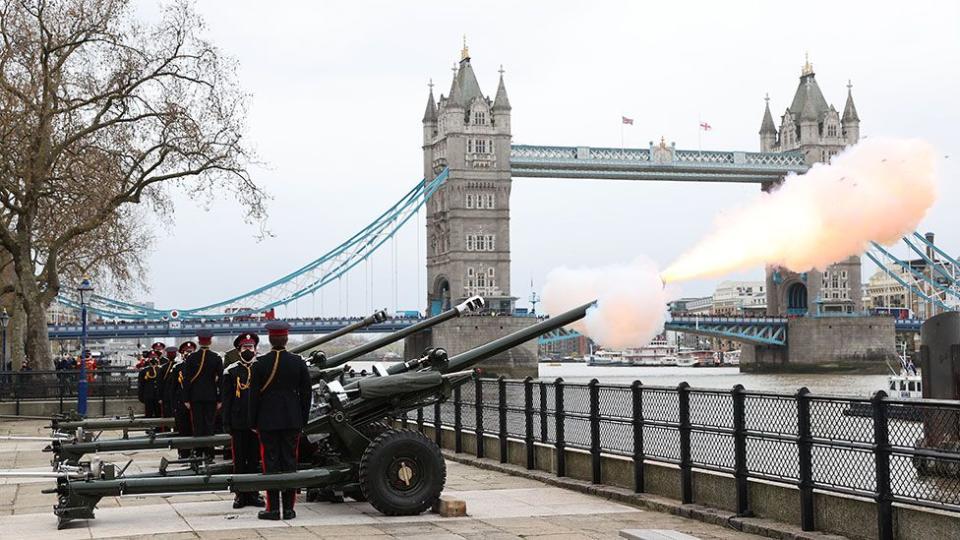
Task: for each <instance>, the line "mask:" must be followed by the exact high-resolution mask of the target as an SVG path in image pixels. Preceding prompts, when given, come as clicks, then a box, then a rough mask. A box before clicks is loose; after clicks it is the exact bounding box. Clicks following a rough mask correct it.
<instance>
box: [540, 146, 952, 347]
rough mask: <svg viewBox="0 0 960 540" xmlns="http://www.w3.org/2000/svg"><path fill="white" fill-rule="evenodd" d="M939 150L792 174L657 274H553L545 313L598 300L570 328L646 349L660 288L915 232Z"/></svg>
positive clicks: (854, 154) (858, 159)
mask: <svg viewBox="0 0 960 540" xmlns="http://www.w3.org/2000/svg"><path fill="white" fill-rule="evenodd" d="M936 184H937V182H936V173H935V159H934V149H933V147H932V146H930V145H929V144H927V143H925V142H923V141H919V140H897V139H870V140H867V141H864V142H862V143H860V144H857V145H856V146H853V147H851V148H849V149H848V150H846V151H844V152H843V153H841V154H839V155H837V156H835V157H834V158H833V161H832V162H831V163H830V164H817V165H814V166H813V167H812V168H811V169H810V170H809V171H808V172H807V173H806V174H803V175H799V176H798V175H791V176H788V177H787V178H786V180H785V181H784V183H783V184H782V185H781V186H780V188H779V189H777V190H776V191H773V192H771V193H762V194H759V195H758V197H757V198H756V199H755V200H754V201H753V202H751V203H750V204H748V205H747V206H745V207H743V208H740V209H738V210H735V211H733V212H729V213H727V214H725V215H723V216H721V217H720V218H719V219H718V221H717V226H716V230H715V231H714V232H712V233H710V234H709V235H707V236H706V237H705V238H704V239H703V240H702V241H700V242H699V243H698V244H697V245H696V246H694V248H693V249H692V250H690V251H688V252H687V253H686V254H684V255H683V256H682V257H680V258H679V259H678V260H677V261H676V262H674V263H673V264H672V265H670V267H669V268H667V269H666V270H664V271H663V273H659V272H658V271H657V267H656V265H654V264H653V263H651V262H649V261H647V260H645V259H636V260H634V261H633V262H632V263H630V264H626V265H614V266H607V267H603V268H581V269H570V268H565V267H564V268H559V269H556V270H553V271H552V272H550V274H548V275H547V283H546V286H545V287H544V290H543V299H544V308H545V310H546V311H547V313H548V314H551V315H555V314H558V313H561V312H563V311H566V310H568V309H571V308H574V307H576V306H579V305H582V304H583V303H585V302H589V301H590V300H593V299H597V301H598V302H597V304H598V305H597V307H596V308H593V309H591V310H590V311H588V313H587V316H586V318H585V319H584V320H583V321H581V322H579V323H577V324H576V325H574V328H575V329H577V330H579V331H581V332H584V333H586V334H587V335H588V336H590V337H591V338H592V339H594V340H595V341H597V342H598V343H600V344H601V345H603V346H605V347H611V348H624V347H640V346H643V345H645V344H647V343H649V341H650V339H652V338H653V337H654V336H656V335H657V334H658V333H660V332H661V331H662V329H663V324H664V321H665V316H666V303H667V301H668V300H669V297H670V292H669V290H668V289H667V287H665V286H664V283H668V284H669V283H673V282H678V281H683V280H687V279H693V278H697V277H707V276H719V275H722V274H726V273H728V272H732V271H735V270H743V269H748V268H754V267H757V266H762V265H764V264H772V265H778V266H783V267H786V268H788V269H790V270H793V271H796V272H805V271H808V270H810V269H812V268H819V269H823V268H825V267H827V266H828V265H830V264H832V263H835V262H838V261H841V260H843V259H846V258H847V257H849V256H851V255H857V254H861V253H863V252H864V251H865V250H866V248H867V247H868V244H869V243H870V241H875V242H878V243H881V244H891V243H893V242H896V241H897V240H899V239H900V237H901V236H903V235H905V234H908V233H910V232H911V231H913V230H915V229H916V227H917V225H918V224H919V223H920V220H921V219H923V216H924V215H925V214H926V212H927V210H928V209H929V208H930V206H931V205H932V204H933V202H934V200H935V198H936V191H937V190H936V187H937V185H936Z"/></svg>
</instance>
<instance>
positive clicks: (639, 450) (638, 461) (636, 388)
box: [630, 381, 645, 493]
mask: <svg viewBox="0 0 960 540" xmlns="http://www.w3.org/2000/svg"><path fill="white" fill-rule="evenodd" d="M630 392H631V394H633V490H634V491H635V492H636V493H643V490H644V489H645V487H644V478H643V465H644V461H645V460H644V454H643V383H641V382H640V381H633V384H632V385H630Z"/></svg>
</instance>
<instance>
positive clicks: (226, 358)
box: [223, 332, 260, 368]
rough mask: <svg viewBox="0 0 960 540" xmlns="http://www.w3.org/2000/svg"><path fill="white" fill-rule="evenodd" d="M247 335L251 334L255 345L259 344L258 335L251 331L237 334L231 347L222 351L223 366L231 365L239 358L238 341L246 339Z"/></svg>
mask: <svg viewBox="0 0 960 540" xmlns="http://www.w3.org/2000/svg"><path fill="white" fill-rule="evenodd" d="M249 336H253V340H254V342H255V345H259V344H260V336H258V335H257V334H254V333H253V332H244V333H242V334H240V335H238V336H237V337H235V338H234V339H233V348H232V349H230V350H229V351H227V352H225V353H223V367H225V368H228V367H230V366H232V365H233V363H234V362H236V361H238V360H240V341H242V340H244V339H247V338H248V337H249Z"/></svg>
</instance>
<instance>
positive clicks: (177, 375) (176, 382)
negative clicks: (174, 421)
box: [160, 362, 183, 414]
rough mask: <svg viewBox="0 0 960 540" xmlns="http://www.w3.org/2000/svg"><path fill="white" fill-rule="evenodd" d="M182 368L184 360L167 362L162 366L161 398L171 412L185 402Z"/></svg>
mask: <svg viewBox="0 0 960 540" xmlns="http://www.w3.org/2000/svg"><path fill="white" fill-rule="evenodd" d="M182 368H183V362H167V363H166V364H165V365H164V366H162V367H161V368H160V399H161V400H162V401H163V406H164V407H165V408H166V409H167V411H168V412H170V413H171V414H172V413H174V412H176V410H177V408H178V407H180V403H182V402H183V387H182V386H181V381H180V379H181V378H182V377H183V375H182V373H183V371H182Z"/></svg>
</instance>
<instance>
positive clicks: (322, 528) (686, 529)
mask: <svg viewBox="0 0 960 540" xmlns="http://www.w3.org/2000/svg"><path fill="white" fill-rule="evenodd" d="M42 426H43V422H10V421H0V434H13V435H32V436H45V435H47V431H46V430H44V429H43V428H42ZM43 446H44V443H42V442H34V441H30V442H24V441H3V440H0V469H14V468H16V469H17V470H29V471H42V472H49V471H50V466H49V458H50V454H46V453H42V452H41V451H40V450H41V449H42V448H43ZM171 454H175V452H173V453H171V452H157V451H150V452H131V453H128V454H110V455H106V454H105V455H102V456H98V457H100V458H103V459H105V460H106V459H109V460H111V461H115V462H117V463H126V461H127V460H128V459H135V461H134V465H133V466H131V468H130V471H131V472H135V471H138V470H149V469H150V468H151V467H153V468H155V467H156V464H157V463H158V461H159V459H160V456H163V455H167V456H168V457H171ZM52 484H53V481H52V480H49V479H32V478H31V479H24V478H0V536H3V537H9V538H18V539H24V540H29V539H34V538H45V539H46V538H63V539H75V538H131V539H132V538H142V539H148V538H149V539H150V540H155V538H156V535H158V534H160V535H162V538H164V539H168V538H171V539H180V538H184V539H186V538H191V539H193V538H203V539H221V540H229V539H245V538H331V539H333V538H337V539H340V538H348V539H359V538H377V539H389V538H413V537H416V538H417V539H418V540H434V539H436V540H440V539H480V538H483V539H493V540H500V539H508V538H538V539H556V540H560V539H588V538H617V536H618V532H619V531H620V530H621V529H668V530H676V531H679V532H683V533H686V534H690V535H692V536H694V537H698V538H702V539H727V538H730V539H733V538H736V539H747V538H759V537H756V536H753V535H748V534H744V533H742V532H739V531H735V530H733V529H726V528H723V527H719V526H716V525H709V524H705V523H701V522H698V521H693V520H689V519H685V518H681V517H677V516H673V515H669V514H662V513H658V512H650V511H644V510H640V509H637V508H634V507H631V506H625V505H622V504H618V503H614V502H611V501H608V500H606V499H602V498H599V497H594V496H590V495H585V494H581V493H576V492H573V491H568V490H565V489H561V488H556V487H551V486H548V485H546V484H543V483H541V482H538V481H536V480H529V479H525V478H519V477H514V476H509V475H506V474H503V473H499V472H493V471H486V470H481V469H477V468H474V467H471V466H468V465H462V464H459V463H454V462H448V463H447V485H446V490H445V491H444V493H445V494H446V495H449V496H453V497H456V498H460V499H463V500H465V501H466V503H467V513H468V517H464V518H441V517H439V516H438V515H436V514H429V513H428V514H423V515H421V516H408V517H386V516H383V515H381V514H380V513H378V512H377V511H376V510H374V509H373V507H371V506H370V505H369V504H367V503H358V502H349V503H344V504H329V503H298V504H297V519H295V520H291V521H289V522H286V521H278V522H264V521H260V520H258V519H257V517H256V509H248V508H245V509H241V510H234V509H233V508H232V507H231V504H230V503H231V501H232V500H233V495H232V494H230V493H225V492H222V493H203V494H193V495H172V496H126V497H107V498H104V499H103V500H102V501H101V502H100V505H99V506H98V508H97V511H96V516H97V518H96V519H94V520H89V521H84V520H77V521H75V522H72V523H71V524H70V526H69V527H68V528H66V529H64V530H61V531H57V529H56V523H57V520H56V518H55V517H54V516H53V512H52V511H51V510H52V507H53V505H54V504H55V503H56V499H55V495H45V494H43V493H41V492H40V490H41V489H44V488H46V487H50V486H51V485H52ZM8 534H10V536H7V535H8Z"/></svg>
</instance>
